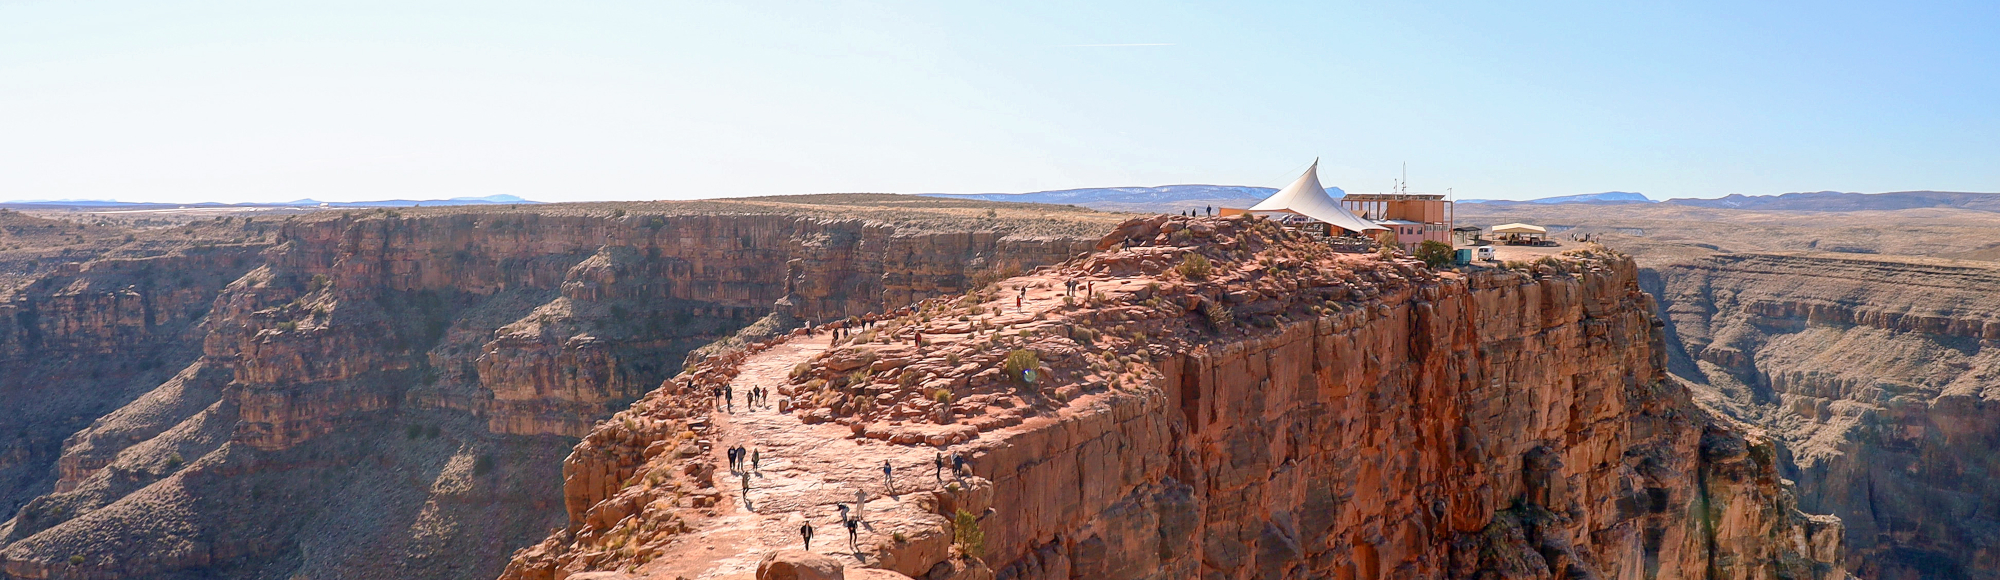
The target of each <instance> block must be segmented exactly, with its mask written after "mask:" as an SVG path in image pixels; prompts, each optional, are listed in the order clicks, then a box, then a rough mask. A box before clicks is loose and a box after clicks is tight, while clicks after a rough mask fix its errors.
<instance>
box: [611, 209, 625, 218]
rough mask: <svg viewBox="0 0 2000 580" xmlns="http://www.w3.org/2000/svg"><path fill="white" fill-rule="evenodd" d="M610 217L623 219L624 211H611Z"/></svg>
mask: <svg viewBox="0 0 2000 580" xmlns="http://www.w3.org/2000/svg"><path fill="white" fill-rule="evenodd" d="M611 217H615V218H622V217H625V210H623V209H614V210H611Z"/></svg>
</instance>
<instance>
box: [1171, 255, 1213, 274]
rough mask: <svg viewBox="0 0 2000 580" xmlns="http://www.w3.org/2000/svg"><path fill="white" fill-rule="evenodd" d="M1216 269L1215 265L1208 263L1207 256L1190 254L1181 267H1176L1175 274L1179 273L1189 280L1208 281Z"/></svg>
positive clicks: (1183, 260) (1182, 261)
mask: <svg viewBox="0 0 2000 580" xmlns="http://www.w3.org/2000/svg"><path fill="white" fill-rule="evenodd" d="M1214 269H1215V265H1214V264H1213V263H1210V262H1209V261H1208V257H1207V256H1203V255H1201V254H1188V257H1187V258H1185V259H1182V260H1181V263H1180V264H1179V265H1176V266H1174V271H1175V272H1179V273H1180V275H1181V277H1183V278H1187V279H1189V280H1207V279H1208V275H1209V274H1210V273H1211V272H1212V271H1213V270H1214Z"/></svg>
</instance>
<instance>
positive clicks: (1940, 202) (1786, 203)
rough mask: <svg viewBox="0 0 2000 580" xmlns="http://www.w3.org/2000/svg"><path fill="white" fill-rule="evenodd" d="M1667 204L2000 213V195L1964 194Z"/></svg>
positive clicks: (1814, 195) (1822, 195) (1820, 195)
mask: <svg viewBox="0 0 2000 580" xmlns="http://www.w3.org/2000/svg"><path fill="white" fill-rule="evenodd" d="M1664 203H1671V204H1677V205H1691V206H1696V207H1714V208H1727V209H1763V210H1796V211H1865V210H1897V209H1916V208H1925V207H1950V208H1960V209H1976V210H1984V211H2000V193H1970V192H1960V191H1893V192H1889V193H1848V192H1840V191H1815V192H1809V193H1786V194H1781V195H1743V194H1740V193H1733V194H1730V195H1728V196H1726V197H1720V198H1715V199H1692V198H1676V199H1669V200H1667V201H1665V202H1664Z"/></svg>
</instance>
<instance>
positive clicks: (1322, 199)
mask: <svg viewBox="0 0 2000 580" xmlns="http://www.w3.org/2000/svg"><path fill="white" fill-rule="evenodd" d="M1285 210H1290V211H1293V212H1297V213H1298V214H1299V215H1303V216H1306V217H1309V218H1312V219H1316V220H1319V221H1323V222H1326V223H1329V224H1333V225H1334V226H1336V227H1339V228H1342V229H1346V230H1348V231H1354V232H1366V231H1370V230H1388V229H1389V228H1385V227H1382V226H1380V225H1377V224H1374V223H1370V222H1369V221H1368V220H1364V219H1361V216H1357V215H1354V212H1351V211H1347V208H1344V207H1340V202H1337V201H1334V200H1333V196H1331V195H1327V193H1326V188H1325V187H1323V186H1321V185H1320V184H1319V160H1318V159H1314V160H1313V164H1312V167H1308V168H1306V174H1305V175H1301V176H1299V179H1298V181H1293V182H1292V184H1291V185H1287V186H1285V188H1284V189H1280V190H1278V192H1277V193H1274V194H1271V197H1267V198H1264V201H1260V202H1257V205H1254V206H1251V207H1250V210H1249V211H1253V212H1254V211H1285Z"/></svg>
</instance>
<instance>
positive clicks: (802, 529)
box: [799, 521, 813, 552]
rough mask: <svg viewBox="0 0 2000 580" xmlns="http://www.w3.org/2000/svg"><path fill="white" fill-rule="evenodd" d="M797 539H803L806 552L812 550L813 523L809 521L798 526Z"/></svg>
mask: <svg viewBox="0 0 2000 580" xmlns="http://www.w3.org/2000/svg"><path fill="white" fill-rule="evenodd" d="M799 537H800V538H804V539H805V541H806V551H807V552H811V551H812V549H813V523H812V522H811V521H807V522H806V523H804V524H801V525H799Z"/></svg>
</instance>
